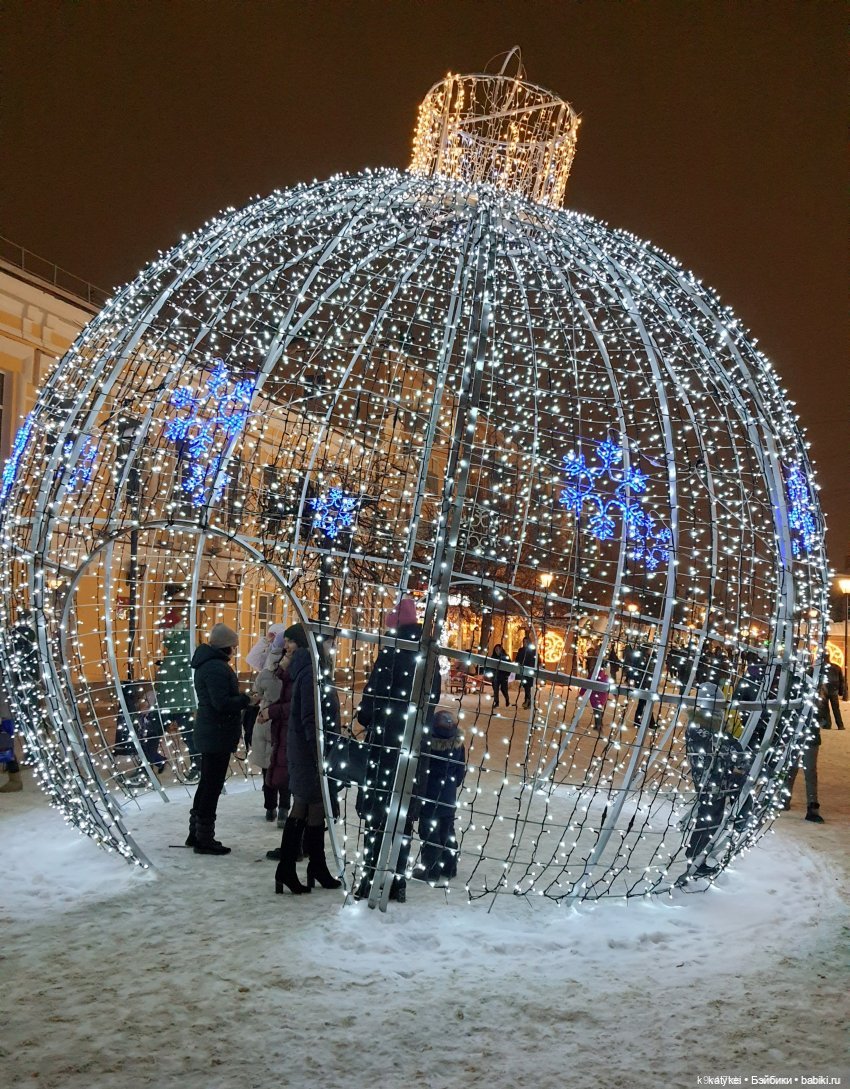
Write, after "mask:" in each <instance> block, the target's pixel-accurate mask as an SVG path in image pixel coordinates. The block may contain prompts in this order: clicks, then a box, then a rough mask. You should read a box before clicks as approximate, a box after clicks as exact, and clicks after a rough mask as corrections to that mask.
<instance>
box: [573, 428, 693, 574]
mask: <svg viewBox="0 0 850 1089" xmlns="http://www.w3.org/2000/svg"><path fill="white" fill-rule="evenodd" d="M596 456H597V460H598V461H599V464H598V465H588V464H587V463H586V461H585V459H584V454H582V453H578V452H576V451H574V450H571V451H570V452H569V454H565V455H564V459H563V469H564V474H565V475H566V477H567V478H568V480H569V483H568V484H567V485H566V486H565V487H564V490H563V491H562V492H561V504H562V505H563V506H564V507H566V508H567V510H569V511H572V512H573V513H574V514H575V515H576V517H579V516H580V515H581V514H582V512H583V511H584V509H585V507H587V508H588V509H589V510H590V511H592V513H591V515H590V518H589V519H588V523H587V529H588V531H589V532H590V533H592V534H593V536H594V537H596V539H597V540H599V541H610V540H612V539H613V538H614V537H615V536H616V534H617V532H618V527H617V517H618V516H619V518H620V519H621V524H622V526H625V529H626V535H627V537H628V539H629V541H631V542H632V549H631V551H630V553H629V555H630V557H631V558H632V559H633V560H644V561H645V562H646V566H647V568H648V569H649V570H650V571H655V570H656V568H657V567H658V566H659V564H661V563H667V561H668V560H669V559H670V547H671V545H672V543H673V535H672V534H671V532H670V530H669V529H667V527H666V526H659V525H658V524H657V518H656V516H655V515H654V513H651V512H649V511H647V510H645V509H644V508H643V506H642V503H641V500H640V498H639V497H640V496H641V495H642V494H643V493H644V492H645V491H646V482H647V477H646V474H645V473H643V472H642V471H641V470H640V469H636V468H634V467H632V466H630V467H629V468H628V469H626V468H621V466H622V463H623V447H622V446H618V445H617V444H616V443H613V442H611V441H610V440H607V439H606V440H605V442H600V443H599V444H598V446H597V450H596ZM605 477H607V480H608V484H609V485H610V486H613V491H612V492H611V493H610V494H609V495H607V496H606V495H605V494H603V493H602V492H600V490H599V485H600V484H601V483H603V478H605ZM633 496H636V497H638V498H633Z"/></svg>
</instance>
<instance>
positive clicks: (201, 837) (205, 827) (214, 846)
mask: <svg viewBox="0 0 850 1089" xmlns="http://www.w3.org/2000/svg"><path fill="white" fill-rule="evenodd" d="M195 854H196V855H229V854H230V848H229V847H225V846H224V844H223V843H219V842H218V840H217V839H216V838H215V823H214V822H211V823H209V824H205V823H204V822H203V821H198V822H197V824H196V827H195Z"/></svg>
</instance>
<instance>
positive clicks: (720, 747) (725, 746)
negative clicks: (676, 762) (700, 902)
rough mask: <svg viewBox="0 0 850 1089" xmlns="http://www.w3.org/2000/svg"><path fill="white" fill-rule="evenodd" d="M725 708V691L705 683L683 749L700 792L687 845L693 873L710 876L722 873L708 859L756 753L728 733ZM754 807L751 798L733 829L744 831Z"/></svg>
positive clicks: (697, 793)
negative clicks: (711, 847)
mask: <svg viewBox="0 0 850 1089" xmlns="http://www.w3.org/2000/svg"><path fill="white" fill-rule="evenodd" d="M725 717H726V708H725V704H724V700H723V693H722V692H721V690H720V688H719V687H718V685H716V684H713V683H711V682H705V683H704V684H701V685H700V687H699V690H698V692H697V701H696V706H695V708H694V713H693V717H692V718H691V720H690V722H689V723H688V728H687V730H686V731H685V747H686V751H687V754H688V761H689V763H690V765H691V775H692V776H693V780H694V788H695V790H696V804H695V810H694V817H695V820H694V825H693V830H692V832H691V835H690V838H689V839H688V843H687V846H686V848H685V855H686V856H687V858H688V861H689V862H690V864H691V865H690V870H689V873H690V874H691V875H692V876H696V877H711V876H713V875H714V874H715V873H717V872H718V869H717V867H716V866H712V865H711V864H710V863H709V862H708V861H707V860H706V858H705V853H706V851H707V849H708V848H709V847H710V845H711V843H712V841H713V839H714V837H715V836H716V834H717V832H718V831H719V830H720V827H721V825H722V824H723V821H724V819H725V814H726V803H727V801H729V802H730V803H731V804H732V805H735V803H736V801H737V799H738V796H739V795H740V793H741V790H742V788H743V787H744V785H745V783H746V779H747V772H748V771H749V767H750V763H751V762H752V754H749V753H746V752H744V750H743V749H742V748H741V745H740V743H739V742H738V740H737V739H736V738H734V737H732V736H731V735H730V734H728V733H725V732H724V725H725ZM751 809H752V798H747V800H746V801H745V802H744V804H743V805H742V806H741V807H740V809H739V810H738V813H737V814H736V816H735V818H734V824H733V829H734V832H735V833H736V834H738V835H740V833H741V832H743V830H744V829H745V827H746V824H747V819H748V817H749V815H750V811H751Z"/></svg>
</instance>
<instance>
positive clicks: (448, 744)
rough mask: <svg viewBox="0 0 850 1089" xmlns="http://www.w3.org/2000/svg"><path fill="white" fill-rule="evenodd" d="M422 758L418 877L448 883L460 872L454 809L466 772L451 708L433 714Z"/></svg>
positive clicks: (464, 757)
mask: <svg viewBox="0 0 850 1089" xmlns="http://www.w3.org/2000/svg"><path fill="white" fill-rule="evenodd" d="M420 760H421V761H422V762H421V764H420V770H419V781H420V783H421V788H420V795H421V797H422V812H421V814H420V817H419V838H420V839H421V840H422V856H421V870H420V871H418V872H417V877H421V879H422V880H423V881H430V882H432V883H436V884H445V883H446V882H447V881H449V880H450V879H451V878H453V877H456V876H457V837H456V836H455V811H456V809H457V795H458V791H459V790H460V785H461V783H462V782H463V777H464V776H465V775H466V750H465V748H464V744H463V734H461V732H460V731H459V729H458V726H457V723H456V722H455V720H454V719H453V718H452V716H451V713H450V712H449V711H437V713H436V714H435V715H434V719H433V722H432V723H431V733H430V735H429V737H428V745H427V749H424V748H423V752H422V756H421V757H420Z"/></svg>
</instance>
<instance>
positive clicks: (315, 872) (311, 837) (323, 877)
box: [304, 824, 342, 889]
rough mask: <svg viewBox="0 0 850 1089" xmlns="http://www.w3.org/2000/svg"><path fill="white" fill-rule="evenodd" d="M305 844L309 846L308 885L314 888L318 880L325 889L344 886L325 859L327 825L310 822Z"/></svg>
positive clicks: (305, 835) (305, 834) (305, 832)
mask: <svg viewBox="0 0 850 1089" xmlns="http://www.w3.org/2000/svg"><path fill="white" fill-rule="evenodd" d="M304 845H305V846H306V848H307V857H308V858H309V859H310V861H309V862H308V863H307V887H308V888H311V889H312V888H313V886H314V885H315V884H316V882H317V881H318V882H319V884H320V885H321V886H322V888H323V889H339V888H342V882H341V881H337V880H336V878H334V877H333V876H331V872H330V870H329V869H328V864H327V862H326V861H325V826H324V825H323V824H319V825H316V826H313V825H310V824H308V825H307V827H306V829H305V830H304Z"/></svg>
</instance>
